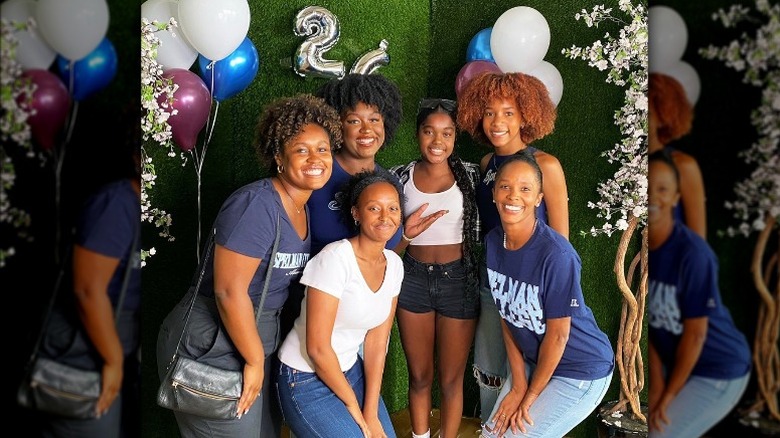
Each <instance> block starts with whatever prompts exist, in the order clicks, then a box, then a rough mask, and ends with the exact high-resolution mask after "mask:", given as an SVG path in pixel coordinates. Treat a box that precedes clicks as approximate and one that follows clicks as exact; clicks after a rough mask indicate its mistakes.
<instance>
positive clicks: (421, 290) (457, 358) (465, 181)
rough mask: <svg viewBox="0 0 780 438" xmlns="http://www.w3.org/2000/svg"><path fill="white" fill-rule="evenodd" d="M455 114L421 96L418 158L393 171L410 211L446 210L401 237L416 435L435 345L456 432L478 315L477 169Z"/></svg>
mask: <svg viewBox="0 0 780 438" xmlns="http://www.w3.org/2000/svg"><path fill="white" fill-rule="evenodd" d="M456 114H457V104H456V103H455V101H453V100H449V99H433V98H428V99H422V100H421V101H420V104H419V107H418V111H417V142H418V144H419V147H420V155H421V158H420V159H417V160H414V161H412V162H411V163H408V164H406V165H401V166H396V167H393V168H392V169H390V170H391V171H392V172H394V173H396V174H397V175H398V176H399V178H400V179H401V183H402V184H404V194H405V195H406V197H407V202H406V207H405V209H404V214H405V215H411V214H412V213H413V212H414V211H416V210H417V209H418V208H420V207H424V208H426V209H430V210H433V211H436V210H446V211H447V213H446V214H445V215H444V216H443V217H442V218H441V219H439V220H437V221H436V222H435V223H433V224H432V225H431V226H430V228H428V229H427V230H425V231H424V232H422V233H420V234H419V235H417V237H415V238H414V239H412V241H407V240H406V239H404V242H406V243H408V246H406V245H404V244H403V243H402V244H401V245H403V246H406V252H405V253H404V256H403V262H404V282H403V286H402V287H401V294H400V297H399V300H398V307H399V309H398V313H397V317H398V328H399V330H400V334H401V344H402V345H403V348H404V352H405V353H406V361H407V364H408V368H409V411H410V414H411V420H412V436H413V437H423V438H429V437H430V424H429V418H430V411H431V388H432V386H433V376H434V345H435V346H436V348H437V352H438V371H439V373H438V376H439V387H440V388H441V392H442V405H441V435H442V436H446V437H449V436H455V435H457V433H458V432H457V431H458V429H459V427H460V420H461V418H462V417H463V373H464V371H465V369H466V361H467V359H468V356H469V351H470V350H471V342H472V340H473V339H474V329H475V327H476V325H477V317H478V316H479V296H478V294H477V286H478V284H479V280H478V271H477V265H478V261H477V248H476V244H477V241H478V239H479V235H478V232H479V230H478V224H479V219H478V217H477V204H476V199H475V197H474V189H475V187H476V184H477V182H478V180H479V169H478V167H477V165H476V164H472V163H467V162H465V161H462V160H461V159H460V158H458V156H457V154H456V153H455V137H456V136H457V129H456V126H455V119H456ZM397 249H400V248H397Z"/></svg>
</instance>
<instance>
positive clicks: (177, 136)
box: [157, 68, 211, 152]
mask: <svg viewBox="0 0 780 438" xmlns="http://www.w3.org/2000/svg"><path fill="white" fill-rule="evenodd" d="M163 77H164V78H171V79H173V83H174V84H177V85H178V86H179V88H178V89H177V90H176V91H175V92H174V93H173V108H174V109H176V110H178V113H177V114H176V115H173V116H171V117H169V118H168V123H169V124H170V125H171V133H172V134H173V142H174V143H176V145H177V146H179V148H180V149H181V150H182V151H184V152H187V151H190V150H192V148H194V147H195V143H196V142H197V141H198V133H199V132H200V130H201V129H203V127H204V126H205V125H206V121H208V118H209V111H211V93H209V89H208V87H207V86H206V84H205V83H203V80H202V79H201V78H199V77H198V75H196V74H195V73H193V72H191V71H189V70H185V69H183V68H172V69H170V70H167V71H166V72H165V73H163ZM165 98H166V95H165V94H161V95H160V97H158V98H157V102H158V103H160V104H162V103H163V102H165Z"/></svg>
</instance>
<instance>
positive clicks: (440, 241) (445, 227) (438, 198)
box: [404, 167, 463, 245]
mask: <svg viewBox="0 0 780 438" xmlns="http://www.w3.org/2000/svg"><path fill="white" fill-rule="evenodd" d="M404 194H405V195H406V205H405V207H404V208H405V211H404V217H408V216H409V215H410V214H412V213H414V212H415V211H417V209H418V208H420V206H421V205H423V204H425V203H426V202H428V203H429V204H430V205H428V208H427V209H426V210H425V211H424V212H423V217H425V216H428V215H429V214H433V213H436V212H437V211H439V210H449V213H447V214H445V215H444V216H442V217H440V218H439V219H437V220H436V222H434V223H433V224H432V225H431V226H430V228H428V229H427V230H425V231H423V232H422V233H421V234H420V235H419V236H417V237H415V238H414V242H412V245H450V244H453V243H462V242H463V194H462V193H461V191H460V188H458V184H457V183H454V184H452V187H450V188H449V189H447V190H445V191H443V192H441V193H423V192H421V191H420V190H418V189H417V187H415V185H414V167H412V168H411V169H410V170H409V180H408V181H406V184H404Z"/></svg>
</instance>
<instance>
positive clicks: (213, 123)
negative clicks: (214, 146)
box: [203, 101, 219, 156]
mask: <svg viewBox="0 0 780 438" xmlns="http://www.w3.org/2000/svg"><path fill="white" fill-rule="evenodd" d="M217 113H219V101H217V104H216V105H215V106H214V120H212V121H211V128H209V132H208V138H207V139H206V144H204V145H203V156H205V155H206V148H207V147H208V146H209V144H210V143H211V134H213V133H214V126H215V125H216V124H217Z"/></svg>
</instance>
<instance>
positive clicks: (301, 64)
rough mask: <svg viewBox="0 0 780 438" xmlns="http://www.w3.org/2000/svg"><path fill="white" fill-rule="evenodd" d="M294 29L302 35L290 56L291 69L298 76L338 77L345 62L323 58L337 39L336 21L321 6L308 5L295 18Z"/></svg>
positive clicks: (337, 24) (342, 71) (337, 23)
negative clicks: (302, 39)
mask: <svg viewBox="0 0 780 438" xmlns="http://www.w3.org/2000/svg"><path fill="white" fill-rule="evenodd" d="M293 32H295V35H297V36H305V37H308V38H306V41H304V42H303V43H301V45H300V46H298V49H297V50H296V51H295V55H294V56H293V70H294V71H295V73H296V74H298V75H299V76H303V77H307V76H312V77H322V78H341V77H343V76H344V63H343V62H341V61H332V60H326V59H323V58H322V54H323V53H325V52H327V51H328V50H330V49H331V48H332V47H333V46H334V45H336V43H337V42H338V41H339V35H340V31H339V20H338V19H337V18H336V16H335V15H333V13H332V12H330V11H329V10H327V9H325V8H323V7H321V6H307V7H305V8H303V9H301V11H300V12H298V15H296V17H295V25H294V27H293Z"/></svg>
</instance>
